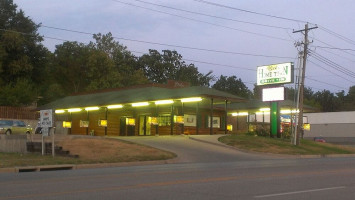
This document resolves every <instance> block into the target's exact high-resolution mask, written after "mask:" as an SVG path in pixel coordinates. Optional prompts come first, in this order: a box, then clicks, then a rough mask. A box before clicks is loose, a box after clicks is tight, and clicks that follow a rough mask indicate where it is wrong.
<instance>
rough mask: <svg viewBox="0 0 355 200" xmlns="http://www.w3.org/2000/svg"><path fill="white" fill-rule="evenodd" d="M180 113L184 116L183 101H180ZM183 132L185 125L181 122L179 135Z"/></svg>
mask: <svg viewBox="0 0 355 200" xmlns="http://www.w3.org/2000/svg"><path fill="white" fill-rule="evenodd" d="M181 115H182V117H184V102H181ZM184 132H185V125H184V123H182V124H181V135H184Z"/></svg>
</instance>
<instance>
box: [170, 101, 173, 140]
mask: <svg viewBox="0 0 355 200" xmlns="http://www.w3.org/2000/svg"><path fill="white" fill-rule="evenodd" d="M173 134H174V105H171V112H170V135H173Z"/></svg>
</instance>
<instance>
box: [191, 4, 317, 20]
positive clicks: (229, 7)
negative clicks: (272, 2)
mask: <svg viewBox="0 0 355 200" xmlns="http://www.w3.org/2000/svg"><path fill="white" fill-rule="evenodd" d="M193 1H196V2H199V3H204V4H209V5H213V6H217V7H222V8H227V9H231V10H237V11H241V12H246V13H250V14H255V15H261V16H265V17H271V18H276V19H282V20H287V21H293V22H301V23H308V22H306V21H303V20H298V19H291V18H286V17H280V16H276V15H269V14H264V13H259V12H255V11H250V10H245V9H241V8H236V7H232V6H227V5H223V4H218V3H214V2H210V1H204V0H193ZM312 24H313V23H312Z"/></svg>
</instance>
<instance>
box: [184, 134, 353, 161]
mask: <svg viewBox="0 0 355 200" xmlns="http://www.w3.org/2000/svg"><path fill="white" fill-rule="evenodd" d="M188 138H189V139H191V140H194V141H198V142H203V143H207V144H212V145H216V146H220V147H226V148H229V149H234V150H238V151H241V152H243V153H250V154H254V155H265V156H274V157H278V158H301V159H307V158H346V157H355V154H322V155H319V154H318V155H289V154H274V153H262V152H255V151H249V150H245V149H239V148H237V147H233V146H229V145H226V144H223V143H221V142H219V141H218V140H217V141H218V143H217V142H210V141H207V140H202V139H197V138H194V137H191V136H189V137H188Z"/></svg>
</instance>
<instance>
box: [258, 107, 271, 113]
mask: <svg viewBox="0 0 355 200" xmlns="http://www.w3.org/2000/svg"><path fill="white" fill-rule="evenodd" d="M259 110H260V111H261V112H269V111H270V108H260V109H259Z"/></svg>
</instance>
